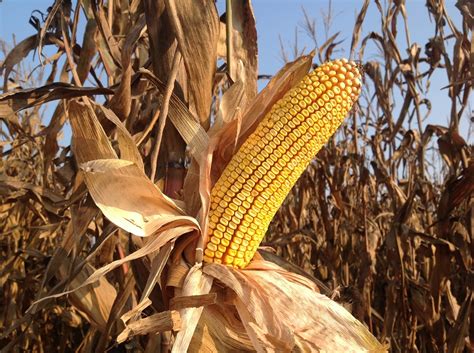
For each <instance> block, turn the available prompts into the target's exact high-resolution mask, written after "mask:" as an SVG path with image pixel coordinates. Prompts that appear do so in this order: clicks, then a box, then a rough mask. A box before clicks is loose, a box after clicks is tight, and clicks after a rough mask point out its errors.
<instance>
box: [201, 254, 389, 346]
mask: <svg viewBox="0 0 474 353" xmlns="http://www.w3.org/2000/svg"><path fill="white" fill-rule="evenodd" d="M204 273H206V274H208V275H209V276H212V277H214V278H215V279H217V280H218V281H219V282H221V283H223V284H224V285H225V286H226V287H228V288H230V289H231V290H232V291H233V292H234V293H235V294H236V296H235V297H234V298H233V300H232V304H233V305H235V307H236V308H237V312H238V314H239V316H240V318H241V320H242V323H243V324H244V327H245V329H246V331H247V334H248V335H249V337H250V339H251V341H252V343H253V346H254V347H255V349H256V350H257V351H258V352H268V351H274V352H290V351H293V350H294V349H299V351H303V352H309V351H311V352H313V351H314V352H317V351H334V352H386V351H387V348H386V347H384V346H382V345H381V344H380V343H379V342H378V341H377V340H376V339H375V338H374V337H373V336H372V334H371V333H370V332H369V331H368V329H367V328H366V327H365V326H364V325H362V324H361V323H360V322H359V321H358V320H356V319H355V318H354V317H353V316H352V315H351V314H350V313H349V312H348V311H347V310H346V309H344V308H343V307H342V306H341V305H339V304H337V303H336V302H334V301H332V300H331V299H329V298H328V297H326V296H324V295H322V294H320V293H319V291H318V289H317V288H316V286H315V285H314V284H313V283H312V282H311V281H309V280H308V279H306V278H304V277H301V276H299V275H296V274H292V273H290V272H287V271H285V270H283V269H281V268H279V267H278V266H276V265H274V264H272V263H268V262H265V261H254V262H253V263H251V265H250V266H249V267H247V268H246V269H245V270H242V271H240V270H236V269H234V268H231V267H227V266H222V265H216V264H209V265H206V266H205V267H204ZM223 329H224V328H223Z"/></svg>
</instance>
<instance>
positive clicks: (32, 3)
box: [0, 0, 474, 139]
mask: <svg viewBox="0 0 474 353" xmlns="http://www.w3.org/2000/svg"><path fill="white" fill-rule="evenodd" d="M53 2H54V1H53V0H1V2H0V38H2V39H4V40H6V41H7V42H11V41H12V34H15V36H16V40H17V42H18V41H20V40H22V39H24V38H25V37H27V36H29V35H32V34H34V33H35V30H34V28H33V27H32V26H31V25H29V24H28V19H29V16H30V15H31V12H32V11H33V10H34V9H39V10H41V11H43V12H46V9H47V8H48V6H51V5H52V4H53ZM74 2H75V1H74ZM252 3H253V7H254V11H255V17H256V21H257V33H258V45H259V71H260V73H261V74H274V73H275V72H276V71H277V70H278V69H279V68H281V66H282V65H283V60H282V58H281V55H280V37H281V40H282V43H283V45H284V46H285V47H286V48H287V49H288V50H287V51H288V53H289V54H290V56H291V54H292V48H293V43H294V41H295V28H296V31H297V36H298V46H299V48H300V49H303V48H305V49H306V50H305V51H306V52H308V51H310V50H311V49H312V48H313V47H314V44H313V43H312V40H311V39H310V38H309V37H308V36H307V35H306V34H305V31H304V29H303V28H302V24H303V22H304V16H303V10H302V8H304V9H305V10H306V12H307V13H308V14H309V16H310V17H312V18H314V19H315V20H316V28H317V31H318V37H319V43H323V42H324V40H325V30H324V26H323V16H322V13H323V11H327V9H328V1H327V0H254V1H253V2H252ZM362 3H363V0H352V1H350V0H333V1H332V11H333V15H334V16H333V21H332V24H331V27H330V29H329V35H332V34H334V33H336V32H338V31H341V34H340V35H339V37H338V38H339V39H340V40H341V39H342V40H344V41H343V43H342V45H341V48H343V50H341V51H339V52H338V53H337V56H340V57H344V56H348V55H349V46H350V42H351V36H352V30H353V26H354V23H355V19H356V16H357V14H358V12H359V10H360V8H361V6H362ZM382 3H384V1H382ZM446 3H447V4H448V5H447V7H448V13H449V15H450V16H451V17H452V19H453V21H454V23H455V24H456V25H457V26H458V27H460V25H461V16H460V14H459V11H458V10H457V8H455V6H454V3H455V1H454V0H453V1H451V0H448V1H446ZM217 5H218V9H219V12H220V13H222V9H224V5H225V0H218V2H217ZM407 11H408V21H409V28H410V36H411V41H412V42H417V43H418V44H419V45H420V46H421V48H422V50H423V49H424V44H425V43H426V39H427V38H429V37H432V36H433V25H432V24H430V22H429V21H430V19H429V17H428V15H427V10H426V8H425V1H424V0H410V1H407ZM362 28H363V31H362V36H361V38H363V37H364V36H365V35H366V34H368V33H369V32H371V31H376V32H380V19H379V16H378V13H377V8H376V6H375V4H373V3H372V4H371V5H370V6H369V11H368V14H367V17H366V20H365V22H364V26H363V27H362ZM398 37H399V44H400V49H401V51H402V55H405V51H404V50H405V49H406V42H405V36H404V33H403V31H402V26H400V33H399V36H398ZM368 51H369V52H371V53H372V54H371V55H369V56H368V57H366V59H376V58H377V53H376V48H375V47H374V46H372V47H370V46H369V47H368ZM32 59H33V58H32V56H31V57H30V58H29V60H30V62H31V60H32ZM34 60H35V63H34V64H33V65H32V66H36V64H37V63H38V58H37V57H35V59H34ZM265 84H266V82H261V83H260V85H259V86H260V87H262V86H263V85H265ZM447 84H448V81H447V77H446V75H445V74H444V72H443V73H440V74H436V75H434V76H433V78H432V82H431V89H430V93H429V98H430V99H431V102H432V105H433V109H432V113H431V115H430V118H429V119H428V120H427V121H426V122H425V124H428V123H432V124H441V125H446V123H447V121H448V117H449V106H450V105H449V100H448V97H447V90H442V89H441V88H442V87H444V86H446V85H447ZM471 101H472V99H471ZM396 103H397V102H396ZM401 104H402V102H400V103H399V104H398V105H399V106H400V105H401ZM472 105H473V107H474V104H472ZM468 128H469V124H468V120H467V119H466V117H463V120H462V121H461V129H460V130H461V131H460V132H461V134H462V135H463V136H464V137H465V138H467V137H468V136H467V130H468ZM471 139H472V136H471Z"/></svg>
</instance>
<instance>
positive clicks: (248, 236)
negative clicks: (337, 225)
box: [204, 59, 361, 268]
mask: <svg viewBox="0 0 474 353" xmlns="http://www.w3.org/2000/svg"><path fill="white" fill-rule="evenodd" d="M360 76H361V74H360V72H359V70H358V67H357V65H356V64H354V63H353V62H348V61H347V60H345V59H341V60H336V61H332V62H328V63H325V64H323V65H322V66H320V67H318V68H317V69H315V70H314V71H313V72H311V73H309V74H308V75H307V76H306V77H305V78H304V79H303V80H302V81H301V82H300V83H299V84H298V85H297V86H296V87H294V88H292V89H291V90H290V91H289V92H287V93H286V94H285V96H284V97H283V98H282V99H280V100H279V101H278V102H277V103H275V105H274V106H273V107H272V109H271V111H270V112H269V113H268V114H267V115H266V116H265V117H264V118H263V119H262V122H261V123H260V124H259V125H258V127H257V128H256V129H255V131H254V132H253V133H252V134H251V135H250V137H249V138H248V139H247V140H246V141H245V143H244V144H243V145H242V146H241V148H240V149H239V151H238V152H237V153H236V154H235V155H234V157H233V158H232V160H231V161H230V162H229V164H228V165H227V167H226V168H225V169H224V172H223V173H222V175H221V176H220V178H219V180H218V181H217V183H216V184H215V185H214V187H213V189H212V191H211V206H210V212H209V242H208V243H207V244H206V248H205V250H204V261H206V262H215V263H223V264H227V265H231V266H234V267H239V268H243V267H245V266H246V265H247V264H248V263H249V262H250V260H251V259H252V257H253V256H254V254H255V251H256V250H257V247H258V246H259V244H260V242H261V241H262V239H263V237H264V235H265V232H266V231H267V228H268V226H269V224H270V222H271V220H272V218H273V216H274V215H275V213H276V212H277V210H278V208H279V207H280V205H281V204H282V203H283V201H284V199H285V197H286V196H287V194H288V193H289V191H290V190H291V188H292V187H293V185H294V184H295V182H296V181H297V179H298V178H299V176H300V175H301V174H302V173H303V171H304V170H305V168H306V167H307V165H308V164H309V163H310V162H311V160H312V159H313V157H314V156H315V155H316V153H317V152H318V151H319V150H320V149H321V147H322V146H323V145H324V144H325V143H326V142H327V141H328V140H329V138H330V137H331V136H332V135H333V134H334V132H335V131H336V129H337V128H338V127H339V125H340V124H341V123H342V121H343V120H344V117H345V115H346V114H347V113H348V111H349V110H350V109H351V107H352V105H353V103H354V102H355V101H356V100H357V97H358V96H359V93H360V87H361V82H360V78H361V77H360Z"/></svg>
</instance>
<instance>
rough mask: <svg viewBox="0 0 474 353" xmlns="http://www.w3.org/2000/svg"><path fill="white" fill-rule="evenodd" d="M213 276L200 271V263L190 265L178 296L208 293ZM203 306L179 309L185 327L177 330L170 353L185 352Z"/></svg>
mask: <svg viewBox="0 0 474 353" xmlns="http://www.w3.org/2000/svg"><path fill="white" fill-rule="evenodd" d="M212 281H213V278H212V277H209V276H207V275H206V274H204V273H203V272H202V268H201V265H195V266H193V267H191V269H190V270H189V272H188V274H187V275H186V278H185V280H184V284H183V288H182V290H181V293H180V296H190V295H201V294H208V293H209V291H210V290H211V286H212ZM203 309H204V307H202V306H201V307H197V308H196V307H194V308H184V309H181V310H179V313H180V315H181V319H182V321H183V322H184V325H185V328H184V329H183V330H181V331H179V332H178V334H177V335H176V340H175V342H174V344H173V349H172V350H171V352H172V353H179V352H187V351H188V347H189V344H190V343H191V340H192V338H193V336H194V331H195V330H196V327H197V325H198V322H199V319H200V318H201V314H202V311H203Z"/></svg>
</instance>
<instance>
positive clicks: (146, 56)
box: [0, 0, 474, 352]
mask: <svg viewBox="0 0 474 353" xmlns="http://www.w3.org/2000/svg"><path fill="white" fill-rule="evenodd" d="M228 5H230V7H228V8H230V9H232V10H231V11H228V12H227V13H226V14H218V13H217V10H216V8H215V5H214V3H213V2H209V3H208V2H205V1H188V0H120V1H118V0H108V1H97V0H82V1H77V2H71V1H68V0H56V1H54V2H53V3H52V4H51V7H50V8H49V9H48V10H47V11H44V10H45V9H42V10H43V11H44V12H45V16H44V17H43V18H41V16H39V17H35V16H33V17H32V18H31V19H30V22H31V23H32V24H33V25H35V26H36V27H37V29H38V34H37V35H35V36H32V37H29V38H25V39H23V38H22V41H21V42H19V43H18V44H16V45H14V46H13V48H11V47H10V45H9V44H7V43H5V42H3V41H2V42H1V45H2V51H3V59H2V62H0V63H1V64H2V66H1V74H2V78H3V94H2V95H1V96H0V119H1V120H0V124H1V125H0V129H1V130H0V136H1V137H0V141H1V142H0V153H1V154H2V159H1V164H0V197H1V206H0V229H1V233H0V234H1V235H0V253H1V259H2V260H1V262H0V284H1V286H0V297H1V300H2V304H1V307H0V334H1V336H0V347H2V348H3V351H18V352H19V351H35V352H55V351H61V352H66V351H79V352H89V351H90V352H92V351H94V352H104V351H119V352H121V351H123V352H126V351H127V352H128V351H134V352H142V351H143V352H151V351H162V352H167V351H168V350H169V349H170V346H171V345H172V343H173V337H172V335H171V333H170V332H171V331H172V330H171V329H168V330H162V331H164V332H163V333H161V334H159V335H155V334H151V333H149V332H151V331H152V329H149V331H146V330H145V331H143V332H141V333H135V334H136V336H133V335H129V336H130V337H128V338H129V339H128V340H125V339H123V340H120V339H119V340H118V341H124V342H122V343H116V341H117V338H118V337H117V336H118V335H119V333H120V332H121V330H122V329H123V328H122V329H121V327H120V323H119V318H120V317H121V316H122V315H123V314H124V313H125V312H127V311H129V310H130V309H131V308H133V307H134V306H135V305H136V304H137V302H140V300H139V298H140V293H141V292H142V291H144V287H146V285H145V284H146V282H147V278H148V271H150V268H151V269H152V270H151V271H153V268H154V266H157V264H155V262H153V258H152V257H150V258H148V257H145V260H135V261H133V262H131V263H128V262H127V263H124V264H122V265H121V266H119V267H117V268H115V269H114V270H112V271H111V272H109V273H108V274H107V275H106V276H102V277H101V279H100V280H99V281H98V282H97V283H98V284H97V283H96V285H95V289H94V290H93V291H91V290H89V289H88V287H84V288H82V289H80V290H79V291H78V292H74V293H72V294H70V295H67V296H58V297H49V298H48V299H47V300H43V301H40V302H37V303H35V304H33V303H34V302H35V301H36V300H38V299H41V298H44V297H46V296H52V295H55V294H58V293H61V292H64V291H66V290H67V289H71V288H74V287H78V286H79V285H80V284H81V283H82V282H84V280H85V279H86V278H87V277H88V276H89V275H90V274H91V273H92V272H93V271H94V269H95V268H101V267H103V266H107V265H108V264H110V263H111V262H112V261H113V260H117V259H123V258H124V257H125V256H127V255H128V254H130V253H132V252H133V251H134V250H136V249H138V248H141V247H143V246H145V244H146V241H145V240H143V239H141V238H138V239H137V238H136V237H133V236H129V234H128V233H127V232H125V231H123V230H121V229H118V228H117V227H116V226H114V225H113V224H112V223H111V222H110V221H109V220H107V218H105V217H104V216H103V215H102V212H101V211H100V210H99V209H98V208H97V207H96V206H95V205H94V202H93V200H92V198H91V196H90V195H89V193H88V190H87V188H86V186H85V184H84V177H83V176H82V174H81V172H80V168H79V167H78V163H77V162H76V159H80V158H86V157H83V156H80V157H78V156H77V155H75V154H74V148H73V147H74V146H71V145H69V143H70V141H66V144H67V146H65V147H63V146H61V144H62V142H61V141H63V140H64V136H63V134H64V131H67V129H68V128H67V127H66V128H65V125H66V126H67V124H69V123H72V124H73V125H74V122H70V121H69V120H68V119H69V116H70V114H72V106H74V104H73V103H71V102H73V101H77V99H78V98H77V97H90V98H92V99H93V100H95V102H96V103H93V102H92V101H90V102H91V103H90V104H92V107H93V109H94V111H95V112H96V114H97V116H98V120H99V121H100V124H101V126H102V127H103V130H104V131H105V133H106V134H107V136H108V137H109V139H110V141H111V142H112V147H113V148H114V150H116V151H119V152H118V153H120V154H121V156H122V157H123V156H125V155H127V153H128V154H129V155H130V154H132V152H131V149H128V150H127V149H123V148H121V146H122V145H120V143H121V142H120V141H123V139H124V136H125V135H126V133H125V132H124V131H122V130H120V128H118V127H117V126H118V125H117V123H116V121H115V120H114V118H113V117H112V118H111V116H110V114H109V113H108V112H109V111H112V112H113V113H114V114H115V115H114V116H116V117H117V118H118V119H119V120H120V121H121V122H122V123H123V126H125V128H126V130H127V131H128V133H129V134H130V135H131V137H132V138H133V141H134V142H135V144H136V145H137V146H138V149H139V152H140V155H141V157H142V159H143V167H144V170H145V173H146V174H147V176H148V177H149V178H150V179H151V180H152V181H153V182H155V183H156V184H157V185H158V186H159V187H160V188H161V189H162V190H163V191H164V193H165V194H166V195H169V196H170V197H172V198H174V199H177V200H181V201H186V198H187V197H191V196H190V195H189V193H187V192H185V191H186V190H189V189H187V188H188V187H189V185H186V184H184V180H185V179H184V178H185V175H186V174H187V173H191V172H193V169H192V168H191V167H190V162H191V159H192V158H191V156H190V155H191V154H190V151H189V148H188V149H187V148H186V146H187V144H186V142H185V141H184V140H183V138H182V137H181V135H180V133H179V132H178V130H177V129H176V128H175V125H174V124H175V122H174V120H173V119H167V115H168V112H170V116H171V113H172V111H173V109H178V108H179V107H178V108H176V103H173V102H176V99H175V100H173V99H171V97H179V99H180V100H181V102H184V106H185V107H187V108H188V109H189V111H190V112H191V113H192V114H194V116H196V117H199V119H200V121H199V124H200V125H201V126H202V127H203V128H204V129H206V130H207V129H209V128H210V126H213V125H214V122H216V121H219V120H218V116H219V114H222V112H221V110H222V108H221V107H222V106H223V105H224V103H225V104H227V105H232V104H230V103H229V102H227V101H225V99H223V97H224V93H225V92H226V91H228V90H229V89H230V87H235V84H234V82H237V81H238V80H239V79H240V80H242V82H244V98H242V97H240V99H241V100H239V103H240V104H241V105H242V106H245V104H244V103H243V102H244V101H250V100H251V99H253V97H254V96H255V95H256V92H257V74H258V68H257V45H256V43H257V41H256V36H257V33H256V28H255V18H254V15H253V11H252V6H251V3H250V1H235V0H234V1H228ZM369 6H375V7H376V8H377V10H378V16H380V24H381V25H380V26H381V27H380V28H377V29H374V31H373V32H371V33H370V34H369V35H368V36H366V37H362V36H361V26H362V25H363V24H364V21H365V20H366V14H367V9H368V7H369ZM456 8H457V11H460V13H461V14H462V23H455V22H453V21H452V20H451V18H450V14H449V13H448V12H447V10H446V8H445V5H444V2H443V1H435V0H427V1H426V16H430V18H431V23H432V26H433V30H432V33H433V36H432V37H431V38H426V42H425V43H414V42H413V43H412V42H410V39H409V28H408V26H407V22H406V6H405V1H386V2H382V1H379V0H374V1H369V0H366V1H365V2H364V3H363V5H362V8H361V9H360V13H359V14H358V16H357V21H356V24H355V28H354V30H353V32H352V33H351V34H347V35H348V36H349V35H351V36H352V37H351V42H350V53H349V55H350V57H351V58H352V59H354V60H358V61H360V63H361V64H362V66H363V68H364V71H365V84H364V90H363V94H362V96H361V98H360V99H359V102H358V105H357V107H356V108H355V109H354V110H353V111H352V113H351V114H350V116H349V117H348V119H347V120H346V123H345V124H344V125H343V127H342V128H341V129H340V130H339V132H338V133H337V134H336V136H335V138H333V139H332V140H331V141H330V143H329V144H328V145H327V146H326V147H325V148H324V149H323V150H322V151H321V152H320V153H319V154H318V155H317V157H316V158H315V161H314V163H313V164H311V165H310V167H309V168H308V169H307V171H306V172H305V173H304V175H303V176H302V177H301V178H300V180H299V181H298V183H297V184H296V185H295V187H294V188H293V190H292V192H291V193H290V195H289V196H288V197H287V199H286V201H285V203H284V204H283V206H282V207H281V209H280V211H279V212H278V214H277V216H276V217H275V219H274V221H273V223H272V225H271V227H270V229H269V231H268V233H267V236H266V238H265V240H264V243H263V244H262V248H261V251H260V254H261V255H262V256H263V257H264V258H265V259H267V260H269V261H273V262H275V263H277V264H278V265H280V266H282V267H284V268H286V269H288V270H289V271H293V272H296V273H298V274H302V275H304V276H305V277H307V278H309V279H311V280H312V281H314V282H315V283H316V284H317V285H318V287H319V289H320V291H321V292H322V293H323V294H326V295H328V296H330V297H331V298H333V299H335V300H336V301H339V302H340V303H343V304H344V306H346V307H347V308H348V309H349V310H350V311H351V312H352V313H353V315H354V316H355V317H356V318H358V319H359V320H360V321H362V322H364V323H365V324H366V325H367V326H368V328H369V330H370V331H371V332H372V333H373V334H374V335H375V336H376V337H377V338H379V340H380V341H381V342H386V343H388V344H389V345H390V350H391V351H392V352H470V351H473V350H474V310H473V309H472V289H473V286H474V273H473V263H472V257H473V254H474V241H473V240H474V197H473V196H474V162H473V159H472V153H473V145H472V143H471V144H469V142H470V141H471V140H470V138H472V134H471V133H472V122H473V118H472V114H473V111H472V106H470V104H469V97H470V93H471V86H472V77H474V64H473V62H474V5H473V4H472V3H471V2H470V1H468V0H458V1H457V3H456ZM81 11H83V12H84V14H85V16H84V18H85V20H84V21H83V22H81V21H80V20H79V19H80V17H79V12H81ZM219 15H222V16H221V17H220V18H219ZM305 16H306V20H305V24H306V29H307V32H308V35H309V36H311V37H312V39H314V42H315V45H316V48H315V52H314V62H315V65H317V64H318V63H322V62H324V61H327V60H329V59H331V58H335V57H337V55H336V54H334V53H337V50H338V47H339V46H340V45H341V42H338V39H337V38H336V37H337V36H331V37H329V38H318V36H317V35H316V30H315V28H314V24H313V22H312V20H311V14H307V13H305ZM79 27H83V28H85V29H84V37H83V38H79V37H78V36H77V32H78V28H79ZM401 28H403V31H402V30H400V29H401ZM403 34H404V35H405V36H406V41H405V42H406V46H405V47H400V46H399V44H398V43H399V42H400V41H398V40H397V39H398V36H401V35H403ZM318 43H321V44H320V45H318ZM346 44H347V43H346ZM368 45H375V47H376V48H377V49H378V51H379V55H378V56H377V57H375V58H374V57H373V56H370V57H367V55H366V52H365V51H366V47H367V46H368ZM45 46H52V47H54V48H55V50H56V52H55V54H54V55H52V56H50V57H45V56H42V55H41V54H42V48H44V47H45ZM448 48H451V49H448ZM33 50H35V51H36V52H37V54H38V58H41V61H42V66H40V67H39V68H36V69H35V70H33V71H32V72H30V70H28V69H27V68H26V67H25V66H24V65H23V63H22V60H23V59H24V58H25V57H26V56H27V55H28V54H29V53H30V52H31V51H33ZM294 51H295V53H296V54H298V55H299V53H298V50H297V48H295V50H294ZM218 59H219V61H218ZM435 72H443V73H444V74H445V75H447V77H448V78H449V85H448V86H447V87H446V88H445V90H444V92H445V94H446V95H447V96H448V97H449V100H450V104H451V106H450V119H449V123H448V124H447V125H446V126H441V125H436V124H433V123H432V119H433V115H434V114H435V113H434V112H432V111H431V102H430V94H431V91H430V78H431V77H432V75H433V74H434V73H435ZM173 87H174V90H173ZM171 92H174V95H173V96H172V95H171ZM235 98H236V99H237V96H236V97H235ZM81 99H82V98H81ZM84 99H86V98H84ZM47 102H51V103H49V104H50V106H49V107H50V108H49V109H48V110H44V109H43V108H42V106H43V104H45V103H47ZM53 104H54V105H53ZM71 104H73V105H71ZM173 104H175V105H173ZM234 104H237V103H235V102H234ZM51 107H52V108H51ZM66 107H69V108H66ZM103 107H106V108H108V110H105V108H103ZM76 109H77V107H76ZM227 109H230V108H227ZM69 110H70V111H69ZM178 110H179V109H178ZM49 113H51V114H49ZM185 116H187V115H185ZM466 120H468V121H469V123H468V124H467V125H468V126H469V131H467V132H466V131H463V132H462V134H460V132H459V126H460V121H466ZM76 124H78V123H77V122H76ZM76 129H77V126H76ZM73 130H74V126H73ZM461 135H463V136H464V137H467V139H468V140H467V141H466V140H465V138H463V137H462V136H461ZM73 136H74V135H73ZM99 137H100V136H83V139H82V140H80V139H77V136H76V140H75V143H76V144H77V143H85V144H88V143H90V144H91V145H92V144H93V143H94V139H99ZM73 141H74V137H73ZM89 152H90V153H92V154H93V152H94V151H89ZM96 152H97V153H99V152H100V151H96ZM89 157H91V158H89ZM92 157H93V155H92V156H87V158H89V160H90V159H94V158H92ZM194 172H195V170H194ZM130 187H131V188H133V187H132V186H130ZM183 190H184V191H183ZM123 191H124V190H116V192H117V193H121V192H123ZM193 211H194V213H195V211H196V210H193ZM194 213H192V214H194ZM182 243H185V241H183V242H182ZM176 247H179V243H177V245H176ZM169 251H170V252H171V249H169ZM168 255H169V254H168ZM171 256H173V255H171ZM169 276H171V275H169ZM171 277H172V276H171ZM170 282H172V280H170V279H169V278H168V285H169V283H170ZM171 285H172V284H171ZM158 292H160V289H159V288H156V289H154V291H153V294H152V295H151V297H152V298H153V304H154V305H153V306H150V307H148V308H146V309H144V313H146V314H147V315H148V316H150V315H160V314H159V313H160V312H162V311H164V310H165V309H168V308H169V307H170V303H169V300H168V299H166V298H167V296H168V297H169V294H167V291H166V290H163V293H161V294H160V293H158ZM163 298H165V299H163ZM201 300H203V301H206V300H210V299H209V297H202V298H201ZM172 304H173V305H174V307H175V308H178V307H179V306H180V305H182V306H183V305H185V303H179V302H172ZM192 305H196V304H192ZM202 305H205V304H202ZM171 306H172V305H171ZM135 314H136V312H135ZM155 318H156V316H155ZM155 329H156V330H155V332H156V331H160V330H159V329H157V328H156V327H155ZM126 338H127V337H126ZM243 339H244V340H245V338H243ZM246 339H247V340H248V338H246ZM191 346H192V347H197V346H196V345H194V346H193V345H191ZM234 351H244V349H243V348H240V349H239V348H238V347H236V348H235V350H234Z"/></svg>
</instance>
